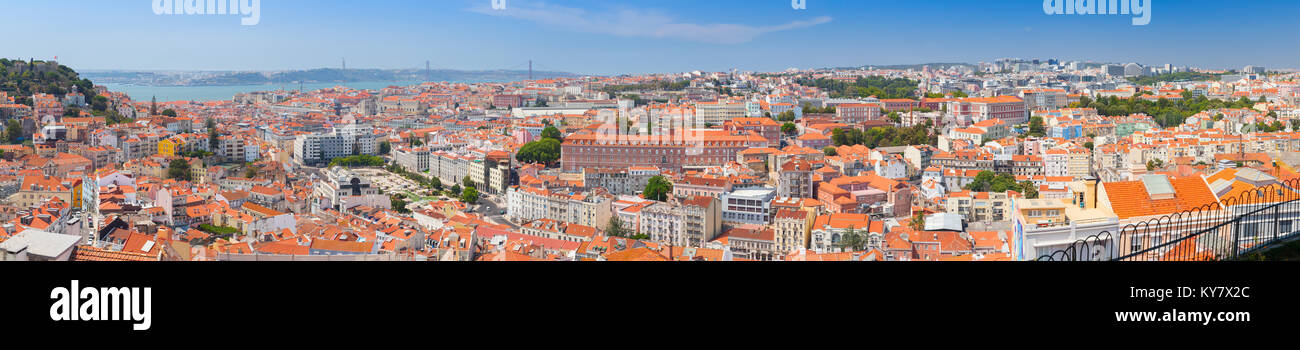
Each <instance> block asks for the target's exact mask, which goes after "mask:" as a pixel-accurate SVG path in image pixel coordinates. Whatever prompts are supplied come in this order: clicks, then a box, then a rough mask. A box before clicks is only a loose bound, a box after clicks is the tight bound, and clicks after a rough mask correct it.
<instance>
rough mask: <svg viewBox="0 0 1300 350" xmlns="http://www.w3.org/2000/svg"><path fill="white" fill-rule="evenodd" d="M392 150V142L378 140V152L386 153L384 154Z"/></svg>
mask: <svg viewBox="0 0 1300 350" xmlns="http://www.w3.org/2000/svg"><path fill="white" fill-rule="evenodd" d="M392 151H393V144H392V143H389V142H388V141H384V142H380V143H379V154H384V155H386V154H388V153H389V152H392Z"/></svg>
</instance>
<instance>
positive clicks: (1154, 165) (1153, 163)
mask: <svg viewBox="0 0 1300 350" xmlns="http://www.w3.org/2000/svg"><path fill="white" fill-rule="evenodd" d="M1164 168H1165V161H1163V160H1159V159H1152V160H1148V161H1147V171H1155V170H1156V169H1164Z"/></svg>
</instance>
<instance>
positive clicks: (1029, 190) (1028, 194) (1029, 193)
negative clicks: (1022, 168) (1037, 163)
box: [1017, 181, 1038, 199]
mask: <svg viewBox="0 0 1300 350" xmlns="http://www.w3.org/2000/svg"><path fill="white" fill-rule="evenodd" d="M1017 192H1020V193H1021V194H1023V195H1025V198H1026V199H1038V185H1035V184H1034V182H1033V181H1024V182H1021V183H1020V191H1017Z"/></svg>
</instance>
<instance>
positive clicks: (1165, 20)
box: [0, 0, 1300, 75]
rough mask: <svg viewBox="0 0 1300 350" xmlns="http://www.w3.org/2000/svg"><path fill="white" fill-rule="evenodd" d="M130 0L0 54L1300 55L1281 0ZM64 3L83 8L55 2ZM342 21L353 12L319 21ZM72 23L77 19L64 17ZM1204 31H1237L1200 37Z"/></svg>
mask: <svg viewBox="0 0 1300 350" xmlns="http://www.w3.org/2000/svg"><path fill="white" fill-rule="evenodd" d="M138 2H139V4H138V5H136V4H133V3H130V4H123V3H114V4H106V3H100V2H85V1H61V2H38V3H23V4H15V5H13V7H16V9H15V10H14V11H5V13H8V14H9V15H5V14H0V18H3V19H4V20H3V21H0V23H3V24H0V28H3V29H7V30H9V31H26V32H31V33H43V34H44V35H25V36H16V37H15V38H14V39H13V40H12V42H11V43H9V44H7V45H6V48H5V49H3V51H0V57H7V58H28V57H36V58H44V59H49V58H53V57H55V56H58V57H60V58H61V59H60V61H61V63H64V64H66V65H69V66H72V67H76V68H78V69H79V70H149V71H157V70H183V71H196V70H211V71H248V70H254V71H272V70H297V69H313V68H337V67H339V66H340V61H341V60H342V59H344V58H346V59H347V60H348V62H349V63H348V66H349V67H354V68H377V69H398V68H423V63H424V62H425V61H431V62H432V68H434V69H455V70H494V69H526V68H527V62H528V61H529V60H530V59H531V60H532V61H534V68H535V69H538V70H550V71H564V72H572V73H578V74H592V75H618V74H638V73H671V72H684V71H694V70H703V71H725V70H731V69H738V70H742V71H778V70H784V69H787V68H801V69H810V68H831V67H851V66H864V65H891V64H921V63H929V62H960V63H972V64H974V63H978V62H990V61H993V60H995V59H998V58H1005V57H1021V58H1043V59H1048V58H1055V59H1060V60H1063V61H1073V60H1078V61H1093V62H1115V63H1126V62H1137V63H1141V64H1146V65H1162V64H1165V63H1170V64H1174V65H1178V66H1196V67H1201V68H1207V69H1236V68H1240V67H1243V66H1246V65H1256V66H1265V67H1269V68H1278V69H1284V68H1295V67H1297V66H1300V65H1297V64H1296V62H1294V59H1293V58H1288V57H1297V55H1296V54H1295V53H1288V52H1285V51H1287V50H1294V49H1291V48H1287V47H1285V46H1281V45H1277V44H1275V43H1277V42H1281V41H1280V40H1281V39H1284V37H1285V35H1286V33H1290V32H1294V31H1295V30H1294V29H1300V28H1295V27H1296V26H1297V25H1296V24H1295V23H1294V22H1293V21H1289V20H1288V19H1286V18H1283V17H1284V15H1283V14H1285V13H1290V12H1291V11H1287V10H1288V8H1292V9H1295V8H1300V4H1296V3H1292V2H1283V1H1252V2H1249V3H1234V4H1233V6H1235V7H1237V8H1239V9H1240V10H1241V11H1234V12H1233V13H1241V14H1240V15H1225V14H1222V13H1219V12H1220V11H1219V10H1220V9H1221V6H1214V5H1219V4H1217V3H1215V2H1210V1H1182V2H1179V3H1177V4H1176V5H1175V4H1165V3H1164V2H1156V3H1154V6H1153V10H1152V11H1151V12H1152V14H1151V17H1152V21H1151V23H1150V24H1149V25H1145V26H1134V25H1131V24H1130V17H1131V16H1069V15H1055V16H1053V15H1048V14H1046V13H1044V10H1043V6H1042V5H1043V4H1042V2H1041V1H1014V2H972V1H941V2H940V3H941V6H938V9H935V6H934V4H910V3H890V2H879V1H860V2H847V1H818V0H810V1H808V2H807V9H806V10H795V9H792V7H791V4H790V2H788V1H784V0H780V1H778V0H771V1H758V2H737V1H713V2H707V3H698V2H687V1H663V2H654V3H650V2H642V1H621V2H598V1H549V2H544V1H527V0H510V1H508V3H507V5H508V6H507V9H505V10H495V9H493V8H492V7H491V2H490V1H488V0H463V1H445V2H437V3H420V2H411V1H384V2H380V3H378V4H371V3H366V4H360V3H347V2H301V1H284V2H280V1H275V2H271V1H267V2H263V3H262V4H263V5H264V8H263V9H262V10H261V11H260V17H261V18H260V23H258V24H257V25H255V26H242V25H240V21H239V20H238V18H239V17H237V16H228V15H227V16H160V15H156V14H154V12H153V11H152V9H151V4H150V3H151V1H144V0H141V1H138ZM69 4H75V6H79V7H80V8H82V9H83V11H75V12H74V13H64V12H60V11H58V9H60V8H63V7H66V6H68V5H69ZM923 8H924V9H923ZM399 10H400V11H399ZM923 10H924V11H923ZM17 14H22V16H17ZM56 14H57V15H56ZM879 14H889V15H879ZM864 19H866V20H864ZM344 21H347V22H348V23H354V22H355V24H356V25H348V26H330V25H321V24H322V23H325V24H328V23H340V22H344ZM71 23H81V24H82V25H77V26H68V25H64V24H71ZM1216 24H1218V25H1216ZM71 28H101V29H97V30H94V31H78V30H74V29H71ZM1288 29H1292V30H1288ZM448 33H453V34H454V35H447V34H448ZM1067 33H1086V34H1087V35H1079V34H1067ZM972 37H975V38H986V39H987V40H978V39H976V40H972ZM1009 38H1019V39H1009ZM1157 39H1159V40H1157ZM1207 42H1237V43H1239V44H1240V45H1233V46H1232V48H1231V49H1224V50H1210V49H1209V47H1208V46H1207V45H1206V43H1207ZM126 47H135V48H136V49H124V48H126ZM151 48H152V49H151ZM103 52H112V53H113V54H112V55H108V56H106V55H103V54H102V53H103ZM1189 52H1197V54H1192V55H1189V54H1188V53H1189ZM812 53H815V54H816V55H812ZM160 56H161V57H160Z"/></svg>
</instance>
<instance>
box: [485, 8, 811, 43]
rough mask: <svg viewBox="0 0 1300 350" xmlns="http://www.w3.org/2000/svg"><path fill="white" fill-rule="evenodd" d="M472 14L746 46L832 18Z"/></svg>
mask: <svg viewBox="0 0 1300 350" xmlns="http://www.w3.org/2000/svg"><path fill="white" fill-rule="evenodd" d="M485 3H486V2H485ZM469 11H472V12H476V13H481V14H485V15H491V16H498V17H508V18H515V19H521V20H525V21H529V22H534V23H538V24H541V25H545V26H551V27H557V28H563V29H568V30H573V31H579V32H586V33H598V34H609V35H616V36H624V37H645V38H656V39H676V40H686V41H694V42H701V43H709V44H741V43H747V42H750V41H753V40H754V38H757V37H758V36H761V35H763V34H767V33H773V32H780V31H786V30H794V29H800V28H807V27H812V26H816V25H820V24H825V23H828V22H830V21H831V20H832V19H831V17H828V16H822V17H816V18H813V19H811V20H806V21H794V22H790V23H785V24H780V25H771V26H751V25H744V24H727V23H708V24H699V23H685V22H681V21H678V20H677V19H675V18H673V17H672V16H670V15H667V14H664V13H662V12H660V11H656V10H646V9H631V8H627V9H620V10H612V11H604V12H592V11H587V10H584V9H579V8H570V7H563V6H556V5H549V4H546V3H540V2H539V3H535V4H530V5H526V6H520V4H519V1H510V2H509V6H508V7H507V9H505V10H494V9H492V8H491V7H490V6H483V7H478V8H472V9H470V10H469Z"/></svg>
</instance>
